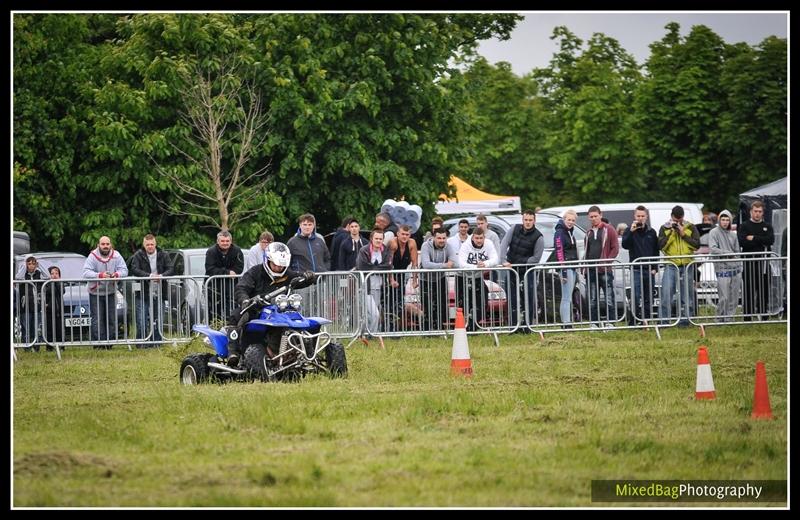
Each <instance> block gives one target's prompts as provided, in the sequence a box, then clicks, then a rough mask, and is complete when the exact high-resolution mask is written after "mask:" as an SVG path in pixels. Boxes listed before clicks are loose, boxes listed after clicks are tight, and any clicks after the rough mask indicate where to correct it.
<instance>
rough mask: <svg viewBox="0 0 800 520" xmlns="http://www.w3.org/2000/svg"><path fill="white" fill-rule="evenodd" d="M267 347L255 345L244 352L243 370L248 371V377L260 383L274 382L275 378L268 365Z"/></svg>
mask: <svg viewBox="0 0 800 520" xmlns="http://www.w3.org/2000/svg"><path fill="white" fill-rule="evenodd" d="M267 360H268V356H267V347H266V346H264V345H261V344H254V345H250V346H249V347H247V350H245V351H244V358H243V363H244V366H243V368H244V369H245V370H247V373H248V376H249V377H251V378H253V379H257V380H259V381H272V380H274V379H275V376H273V375H272V371H271V370H270V369H269V367H268V366H267V363H268V361H267Z"/></svg>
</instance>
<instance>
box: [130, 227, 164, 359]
mask: <svg viewBox="0 0 800 520" xmlns="http://www.w3.org/2000/svg"><path fill="white" fill-rule="evenodd" d="M130 264H131V266H130V274H131V275H133V276H136V277H140V278H145V277H147V278H150V280H151V281H146V280H141V281H140V285H141V288H142V290H141V291H137V292H136V293H135V295H134V301H135V306H134V308H135V312H136V339H140V340H146V341H148V342H147V343H146V344H145V343H141V344H139V345H138V347H139V348H146V347H154V346H159V345H160V344H161V341H162V340H163V338H162V337H161V330H160V329H161V323H162V321H161V314H162V312H161V305H162V304H161V301H162V300H163V299H164V297H163V293H162V291H161V287H160V286H159V285H160V284H161V283H162V282H161V281H160V280H161V277H162V276H172V275H173V274H175V269H174V267H173V265H172V259H171V258H170V257H169V255H168V254H167V253H166V252H165V251H163V250H161V249H158V248H157V247H156V237H155V236H153V235H151V234H148V235H145V237H144V240H142V249H139V250H138V251H136V253H134V255H133V256H132V257H131V260H130ZM151 310H152V311H153V312H152V314H151V312H150V311H151Z"/></svg>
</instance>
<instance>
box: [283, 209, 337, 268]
mask: <svg viewBox="0 0 800 520" xmlns="http://www.w3.org/2000/svg"><path fill="white" fill-rule="evenodd" d="M297 223H298V229H297V233H296V234H295V235H294V236H293V237H292V238H290V239H289V241H288V242H286V246H287V247H288V248H289V252H290V253H292V265H291V266H290V267H291V268H292V270H293V271H297V272H303V271H313V272H315V273H324V272H325V271H328V270H330V266H331V254H330V251H328V246H326V245H325V240H324V239H322V237H321V236H319V235H317V233H316V227H317V219H316V218H314V215H312V214H311V213H304V214H303V215H300V217H298V219H297Z"/></svg>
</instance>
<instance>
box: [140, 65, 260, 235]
mask: <svg viewBox="0 0 800 520" xmlns="http://www.w3.org/2000/svg"><path fill="white" fill-rule="evenodd" d="M240 71H241V64H240V62H239V60H237V59H236V58H235V57H232V58H229V57H223V58H222V59H221V61H220V64H219V67H218V69H216V70H213V71H212V70H211V69H207V70H203V69H202V68H201V67H200V66H195V67H194V69H192V70H191V71H189V72H184V73H183V86H182V87H181V88H180V89H179V90H178V92H179V94H180V97H181V99H182V100H183V105H184V108H183V110H181V111H180V112H179V114H178V118H179V122H180V123H181V124H183V125H185V126H186V127H188V128H190V129H191V135H189V136H187V137H185V143H184V145H183V146H182V145H181V144H179V143H177V142H169V146H170V147H171V148H172V150H174V151H175V152H176V154H177V156H178V157H181V158H182V159H183V160H185V161H187V163H189V164H191V165H193V166H194V168H196V169H198V170H199V171H201V172H203V176H204V177H205V179H206V182H207V183H208V184H207V185H206V186H205V187H203V185H202V184H198V183H197V182H196V180H194V181H193V180H192V179H191V178H188V177H182V176H181V175H179V174H177V173H176V172H175V171H174V170H173V169H171V168H166V167H162V166H161V165H159V164H158V162H157V161H156V160H155V159H154V158H153V157H151V160H153V162H154V163H156V168H157V170H158V172H159V173H160V174H161V175H163V176H164V177H166V178H167V179H168V180H169V184H170V192H171V194H172V196H173V197H174V199H175V200H176V201H177V202H178V203H179V204H180V207H179V208H174V207H169V205H168V204H166V203H164V201H163V200H161V199H160V198H159V197H157V200H158V202H159V205H161V207H162V208H164V209H169V211H170V212H173V213H174V212H175V211H176V210H177V212H178V214H181V215H191V216H194V217H199V218H201V219H204V220H207V221H211V222H214V223H219V227H221V228H223V229H227V228H229V227H230V226H231V225H232V224H233V223H236V222H241V221H244V220H247V219H248V218H250V217H252V216H253V215H256V214H258V212H259V211H260V208H258V207H256V204H255V202H256V201H257V200H258V198H259V197H260V196H262V195H263V193H264V192H265V191H266V189H267V186H268V181H269V176H268V171H269V169H270V165H271V161H269V162H268V163H267V164H266V165H264V166H262V167H260V168H255V169H253V170H252V171H248V170H249V169H248V165H249V163H250V162H251V161H252V159H253V157H254V155H255V154H256V153H257V152H256V151H257V150H260V149H261V147H262V146H263V144H264V143H265V142H266V139H267V138H268V136H269V123H270V121H271V116H270V114H269V113H268V112H267V113H265V112H264V106H263V102H262V98H261V95H260V93H259V92H258V90H257V89H256V87H255V82H254V80H253V79H252V78H240V74H239V73H240ZM234 128H235V130H234ZM187 145H188V146H187ZM234 150H235V152H234ZM203 211H207V212H208V214H203V213H202V212H203Z"/></svg>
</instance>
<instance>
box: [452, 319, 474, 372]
mask: <svg viewBox="0 0 800 520" xmlns="http://www.w3.org/2000/svg"><path fill="white" fill-rule="evenodd" d="M450 357H451V361H450V373H451V374H452V375H454V376H465V377H472V360H471V359H470V357H469V346H467V329H466V327H465V326H464V312H463V311H462V310H461V307H459V308H458V309H456V328H455V330H454V331H453V354H452V356H450Z"/></svg>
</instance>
